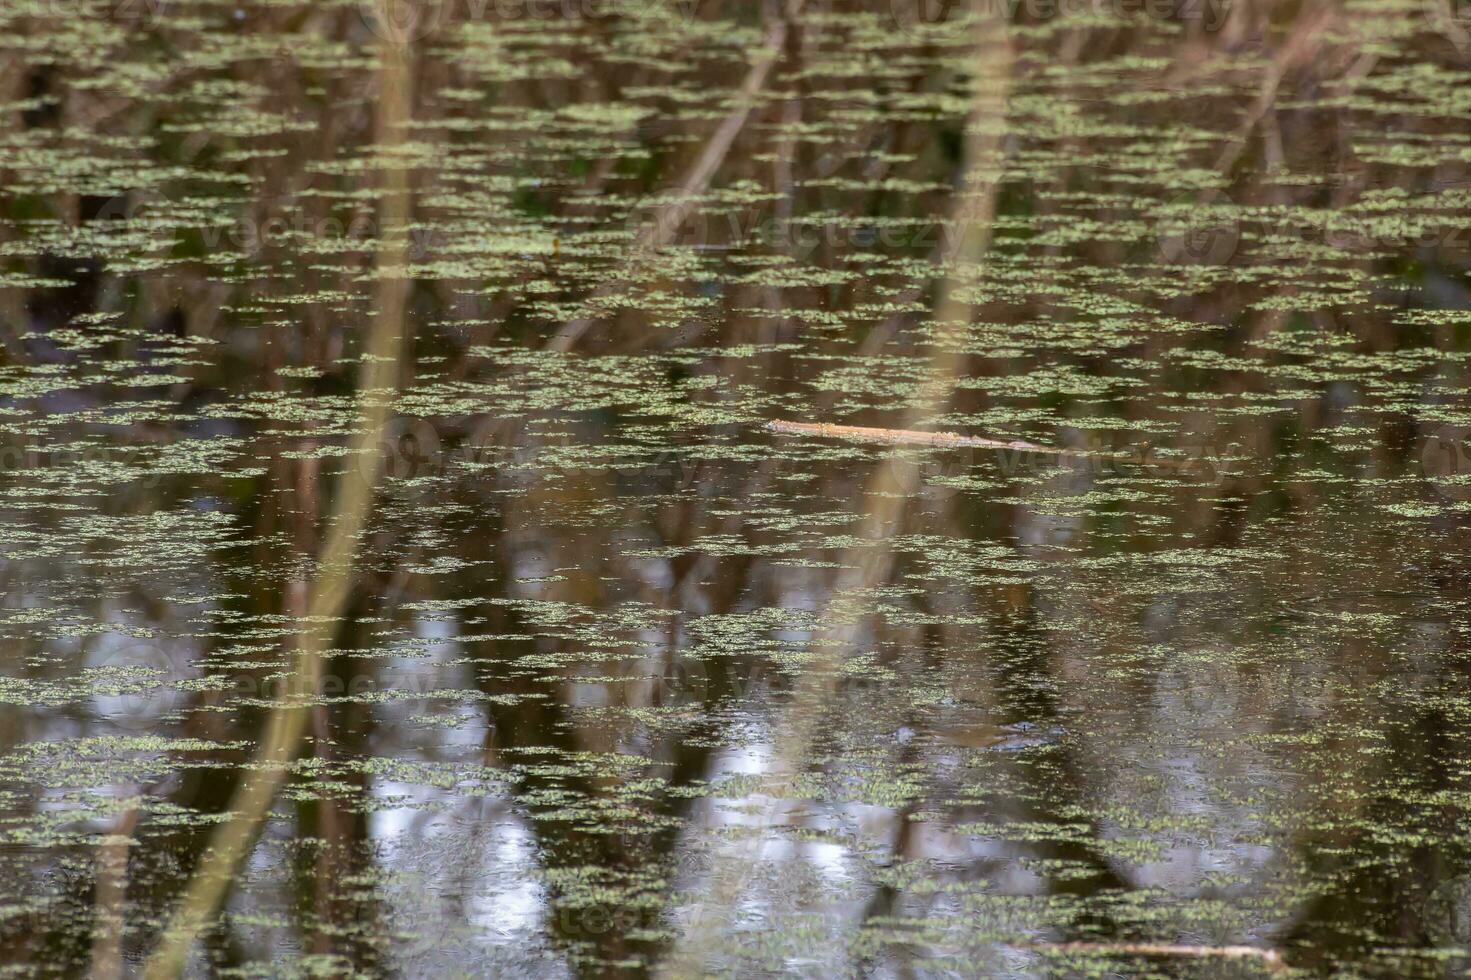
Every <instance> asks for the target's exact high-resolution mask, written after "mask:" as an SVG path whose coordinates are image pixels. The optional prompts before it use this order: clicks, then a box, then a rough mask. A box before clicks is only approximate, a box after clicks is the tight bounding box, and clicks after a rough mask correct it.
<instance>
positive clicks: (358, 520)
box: [143, 37, 412, 980]
mask: <svg viewBox="0 0 1471 980" xmlns="http://www.w3.org/2000/svg"><path fill="white" fill-rule="evenodd" d="M379 56H380V65H381V67H380V68H379V75H378V81H379V92H378V111H377V119H376V128H377V140H378V149H379V151H380V152H381V151H382V150H383V149H384V148H385V147H389V146H391V145H392V144H394V143H396V142H397V143H401V142H403V140H404V139H405V138H406V129H407V124H408V122H409V119H410V115H411V112H410V110H411V105H412V94H411V93H412V90H411V87H410V85H411V75H410V71H409V58H410V51H409V48H408V45H407V43H406V42H405V41H404V40H402V39H395V38H391V37H385V38H384V40H383V42H382V44H381V45H380V52H379ZM381 208H382V218H381V222H380V223H381V226H382V229H383V230H382V237H381V239H380V241H379V246H378V251H377V255H376V257H375V266H376V270H377V289H376V297H375V299H376V309H375V315H374V319H373V325H372V328H371V331H370V333H369V335H368V339H367V344H366V348H365V350H364V352H363V359H362V367H361V370H360V374H359V392H358V413H359V414H358V425H357V431H356V434H355V435H354V437H353V440H352V446H351V453H350V455H349V456H348V459H350V460H353V461H354V462H353V463H352V464H350V465H349V467H348V470H347V472H345V473H344V475H343V477H342V479H341V482H340V488H339V490H338V493H337V497H336V500H335V501H334V506H333V510H332V516H331V519H330V524H329V528H328V532H327V540H326V543H325V545H324V546H323V549H322V554H321V558H320V561H319V563H318V570H317V574H316V577H315V579H314V580H313V582H312V587H311V593H310V597H309V599H308V602H307V609H306V612H307V618H306V621H305V623H304V624H303V632H302V633H301V635H300V637H299V640H298V645H297V649H296V654H295V656H294V657H293V658H292V664H291V670H290V674H289V680H288V681H287V683H286V685H285V687H284V688H283V689H282V691H281V694H280V696H279V698H278V699H277V701H276V703H275V705H273V706H272V708H271V712H270V716H269V718H268V720H267V722H266V727H265V734H264V737H263V738H262V739H261V742H260V746H259V748H258V749H257V751H256V755H255V758H254V760H253V761H252V764H251V766H250V768H249V769H248V770H247V771H246V773H245V775H244V777H243V778H242V780H241V783H240V785H239V786H238V787H237V788H236V791H235V795H234V797H233V798H232V799H231V801H230V817H229V819H228V820H227V821H226V822H225V823H223V824H221V825H220V826H219V828H218V829H217V830H216V831H215V834H214V836H213V837H212V838H211V839H210V846H209V849H208V850H207V851H206V852H205V854H204V856H203V858H202V859H201V860H200V863H199V866H198V867H197V868H196V869H195V871H194V874H193V876H192V877H191V878H190V879H189V882H188V885H187V886H186V888H185V891H184V895H183V897H182V898H181V899H180V901H179V907H178V909H177V910H176V911H175V912H174V915H173V917H172V918H171V919H170V921H169V923H168V926H167V927H166V928H165V930H164V933H163V936H162V938H161V939H160V940H159V945H158V948H157V949H156V950H154V952H153V955H152V956H151V957H150V958H149V960H148V963H147V966H146V968H145V970H144V974H143V976H144V977H145V978H146V980H173V978H175V977H178V976H179V975H180V974H182V973H183V971H184V967H185V965H186V964H187V962H188V957H189V951H190V949H191V947H192V946H193V944H194V939H195V937H196V936H198V934H199V933H200V932H201V931H202V930H203V929H205V928H207V927H208V926H209V925H210V923H211V922H213V921H214V918H215V916H216V915H217V914H218V913H219V910H220V908H221V907H222V906H223V904H224V901H225V898H226V896H227V894H228V893H229V890H230V885H231V884H232V882H233V880H234V878H235V875H236V874H237V873H238V872H239V870H240V867H241V866H242V865H243V864H244V862H245V860H246V858H247V857H249V855H250V851H251V849H252V847H253V846H254V844H255V840H256V837H257V836H258V835H259V833H260V830H261V827H262V826H263V825H264V823H265V821H266V818H267V817H268V816H269V814H270V810H271V807H272V805H273V804H274V802H275V799H276V794H277V793H278V792H279V791H280V789H281V787H282V785H283V784H284V783H285V782H286V778H287V776H288V774H289V772H290V768H291V764H292V762H293V761H294V760H295V758H296V756H297V754H298V753H299V752H300V750H301V745H302V742H303V740H304V738H305V735H306V727H307V721H308V717H309V712H310V710H311V705H312V701H311V699H312V696H313V695H314V694H315V693H316V692H317V691H318V689H319V688H320V680H321V676H322V661H323V658H324V657H325V656H326V655H327V653H328V650H329V649H330V647H331V641H332V635H331V631H332V628H333V624H335V623H336V622H337V621H338V620H339V619H340V618H341V617H342V615H343V613H344V611H345V610H346V608H347V602H348V597H349V593H350V591H351V586H352V582H353V578H354V574H355V569H356V564H357V548H358V539H359V537H360V536H361V534H362V531H363V529H364V528H365V527H366V525H367V521H368V516H369V514H370V513H371V512H372V506H373V495H374V492H375V490H376V488H377V485H378V478H379V475H380V472H381V470H382V466H383V458H382V453H381V452H380V451H379V447H380V446H381V445H382V443H383V440H384V437H385V433H386V432H387V430H388V423H389V417H390V414H391V413H392V410H393V404H392V397H391V396H392V393H393V391H394V390H395V389H396V388H397V387H398V377H399V373H400V369H401V361H402V352H403V348H404V345H405V333H406V322H407V307H408V286H409V283H408V279H407V278H405V276H406V270H407V267H408V225H409V217H410V214H409V212H410V190H409V175H408V172H407V170H406V169H405V167H404V165H403V164H402V163H401V162H394V163H389V164H386V165H385V167H384V172H383V199H382V204H381Z"/></svg>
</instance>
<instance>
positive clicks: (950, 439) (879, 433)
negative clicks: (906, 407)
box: [766, 419, 1198, 469]
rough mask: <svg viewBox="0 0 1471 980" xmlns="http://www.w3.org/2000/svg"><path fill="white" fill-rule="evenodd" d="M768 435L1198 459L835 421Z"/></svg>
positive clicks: (1067, 455) (781, 422)
mask: <svg viewBox="0 0 1471 980" xmlns="http://www.w3.org/2000/svg"><path fill="white" fill-rule="evenodd" d="M766 429H767V431H769V432H779V433H781V434H782V435H789V436H825V437H828V438H833V439H852V440H855V441H858V442H877V443H883V444H885V445H890V446H935V447H938V448H941V449H966V448H970V449H1007V450H1013V451H1021V452H1028V453H1042V454H1044V455H1047V456H1057V457H1060V458H1063V459H1114V460H1121V461H1124V462H1130V463H1138V464H1139V465H1141V466H1144V465H1150V466H1169V467H1175V468H1178V469H1189V468H1191V467H1193V466H1195V465H1196V464H1197V463H1198V460H1178V459H1163V458H1159V457H1153V456H1151V455H1150V454H1149V452H1148V449H1147V448H1146V449H1145V450H1144V451H1141V452H1137V453H1134V452H1106V451H1101V450H1091V449H1058V448H1055V447H1053V446H1044V445H1041V444H1040V443H1036V442H1027V441H1026V440H1025V439H987V438H986V437H984V436H965V435H961V434H960V433H958V432H922V431H920V430H918V429H880V428H875V427H873V426H867V425H836V424H834V423H832V422H788V421H786V420H785V419H773V420H772V421H770V422H767V423H766Z"/></svg>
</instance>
